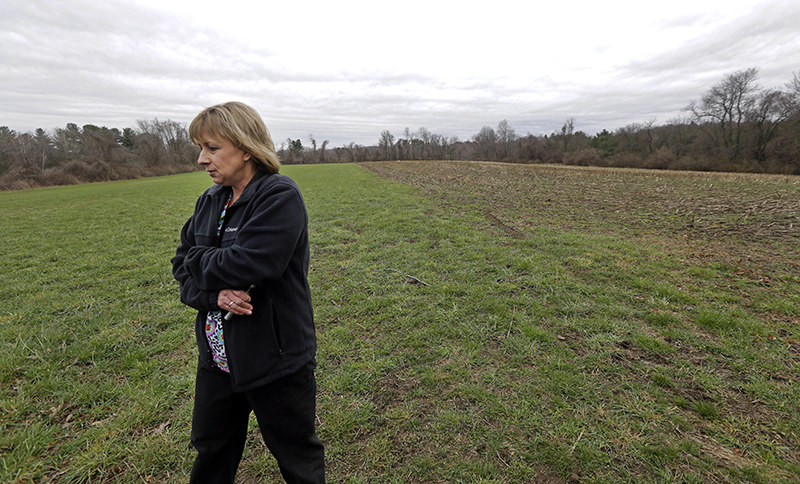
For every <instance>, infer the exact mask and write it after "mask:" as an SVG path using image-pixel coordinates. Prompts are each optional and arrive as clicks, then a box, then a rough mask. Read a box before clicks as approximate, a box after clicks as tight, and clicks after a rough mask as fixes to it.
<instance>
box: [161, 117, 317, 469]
mask: <svg viewBox="0 0 800 484" xmlns="http://www.w3.org/2000/svg"><path fill="white" fill-rule="evenodd" d="M189 135H190V136H191V139H192V141H193V142H194V143H196V144H197V145H198V146H199V147H200V155H199V158H198V160H197V162H198V163H199V164H200V165H201V166H202V167H203V168H205V170H206V172H208V174H209V176H210V177H211V179H212V180H213V181H214V183H215V185H214V186H212V187H211V188H209V189H207V190H206V191H205V192H204V193H203V194H202V195H201V196H200V198H199V199H198V200H197V203H196V205H195V209H194V214H193V215H192V216H191V217H190V218H189V220H188V221H187V222H186V224H185V225H184V226H183V229H182V230H181V242H180V245H179V246H178V249H177V251H176V254H175V257H174V258H173V259H172V271H173V274H174V276H175V278H176V279H177V280H178V282H179V283H180V293H181V301H183V303H184V304H187V305H189V306H191V307H193V308H195V309H197V310H198V313H197V320H196V324H195V331H196V334H197V344H198V346H199V350H200V351H199V362H198V367H197V379H196V382H195V403H194V413H193V416H192V434H191V436H192V445H193V446H194V447H195V449H196V450H197V457H196V459H195V462H194V466H193V467H192V475H191V480H190V482H198V483H199V482H213V483H222V482H233V479H234V477H235V475H236V469H237V467H238V465H239V461H240V460H241V457H242V451H243V449H244V445H245V440H246V437H247V425H248V420H249V415H250V412H251V411H253V412H254V413H255V415H256V418H257V419H258V425H259V429H260V430H261V435H262V436H263V438H264V442H265V443H266V444H267V447H268V448H269V450H270V452H272V454H273V455H274V456H275V458H276V460H277V461H278V465H279V467H280V470H281V474H282V475H283V477H284V479H285V480H286V482H289V483H294V482H309V483H310V482H314V483H320V482H324V481H325V477H324V456H323V453H324V451H323V446H322V443H321V442H320V440H319V439H318V438H317V436H316V432H315V427H314V423H315V406H316V380H315V378H314V367H315V365H316V361H315V355H316V334H315V330H314V318H313V311H312V307H311V292H310V289H309V285H308V277H307V276H308V261H309V249H308V215H307V214H306V209H305V204H304V202H303V198H302V196H301V195H300V191H299V190H298V188H297V185H295V183H294V182H293V181H292V180H291V179H290V178H288V177H286V176H283V175H279V174H278V169H279V167H280V163H279V160H278V156H277V154H276V153H275V146H274V144H273V142H272V140H271V138H270V136H269V133H268V131H267V128H266V126H265V125H264V122H263V121H262V120H261V117H260V116H259V115H258V113H257V112H256V111H255V110H254V109H253V108H251V107H250V106H247V105H245V104H242V103H238V102H230V103H225V104H220V105H217V106H212V107H209V108H207V109H205V110H203V111H202V112H201V113H200V114H198V115H197V117H195V119H194V120H193V121H192V123H191V125H190V126H189Z"/></svg>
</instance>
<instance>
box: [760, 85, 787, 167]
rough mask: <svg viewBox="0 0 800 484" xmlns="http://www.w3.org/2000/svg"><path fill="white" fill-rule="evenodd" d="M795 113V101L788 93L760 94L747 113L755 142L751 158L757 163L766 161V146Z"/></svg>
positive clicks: (778, 91) (773, 90)
mask: <svg viewBox="0 0 800 484" xmlns="http://www.w3.org/2000/svg"><path fill="white" fill-rule="evenodd" d="M796 112H797V101H796V100H795V98H794V96H792V94H791V93H790V92H786V91H780V90H777V89H766V90H764V91H762V92H761V93H760V95H759V96H758V98H757V99H756V101H755V103H754V106H753V108H752V109H751V110H750V112H749V116H748V121H750V122H751V123H753V128H754V130H755V140H754V147H753V156H754V157H755V159H756V160H758V161H765V160H766V159H767V145H768V143H769V142H770V141H772V140H773V139H774V138H775V136H776V135H777V134H778V129H779V128H780V126H781V125H782V124H783V123H784V122H785V121H786V120H787V119H789V118H790V117H791V116H792V115H793V114H794V113H796Z"/></svg>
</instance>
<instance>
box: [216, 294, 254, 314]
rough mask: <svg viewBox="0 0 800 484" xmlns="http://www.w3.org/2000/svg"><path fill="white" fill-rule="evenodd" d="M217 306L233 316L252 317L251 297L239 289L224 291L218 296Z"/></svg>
mask: <svg viewBox="0 0 800 484" xmlns="http://www.w3.org/2000/svg"><path fill="white" fill-rule="evenodd" d="M217 306H219V307H220V309H222V310H224V311H230V312H232V313H233V314H238V315H240V316H242V315H248V316H249V315H251V314H253V305H252V304H250V295H249V294H247V293H246V292H245V291H239V290H237V289H223V290H221V291H220V292H219V294H217Z"/></svg>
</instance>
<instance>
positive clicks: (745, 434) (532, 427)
mask: <svg viewBox="0 0 800 484" xmlns="http://www.w3.org/2000/svg"><path fill="white" fill-rule="evenodd" d="M497 169H498V170H500V169H501V168H497ZM284 172H285V173H286V174H288V175H290V176H292V177H293V178H294V179H295V180H296V181H297V182H298V184H299V185H300V187H301V189H302V190H303V193H304V196H305V199H306V203H307V205H308V208H309V213H310V220H311V222H310V224H311V227H310V229H311V239H312V267H311V271H310V280H311V284H312V290H313V295H314V301H315V311H316V319H317V329H318V336H319V354H318V361H319V367H318V373H317V375H318V383H319V408H318V416H319V433H320V436H321V438H322V439H323V441H324V443H325V444H326V447H327V462H328V477H329V481H330V482H347V483H378V482H379V483H392V482H394V483H407V482H420V483H429V482H432V483H439V482H441V483H445V482H447V483H449V482H454V483H455V482H463V483H501V482H503V483H505V482H520V483H523V482H586V483H600V482H630V483H635V482H714V481H716V482H786V483H789V482H797V480H799V479H800V454H799V453H798V449H800V438H799V437H798V431H797V429H798V428H800V408H798V402H800V392H798V388H797V381H798V377H800V370H798V365H797V361H798V353H797V351H798V347H797V346H796V343H794V344H792V343H790V341H798V340H800V335H799V334H798V328H797V315H798V313H797V307H798V305H797V304H796V303H797V302H798V299H797V294H798V289H799V287H798V286H800V280H798V278H797V276H796V274H792V273H791V272H790V271H788V270H786V271H784V270H783V269H781V267H783V265H782V264H781V263H778V262H775V263H774V264H773V265H775V266H777V267H778V269H776V272H774V273H772V277H771V278H770V279H769V280H770V281H771V282H770V284H769V285H764V284H763V283H759V282H758V280H759V278H756V277H753V278H742V277H739V276H737V271H738V270H740V269H741V268H738V267H736V265H734V264H722V263H719V262H715V261H710V262H708V263H699V262H695V261H689V260H687V259H686V258H685V256H684V254H682V253H676V252H672V251H670V250H667V249H666V248H664V247H662V246H660V245H658V244H651V245H647V244H644V245H643V244H642V241H641V239H639V238H636V237H634V236H631V235H628V232H627V231H625V230H620V231H619V232H618V233H617V232H605V233H601V232H597V231H585V230H572V229H559V228H558V227H557V225H558V221H559V220H564V221H572V220H573V219H571V218H570V217H572V215H570V214H567V213H565V214H558V213H555V214H549V220H548V223H541V224H539V223H538V222H537V223H531V224H530V225H529V226H524V225H522V226H520V227H519V228H517V229H516V230H515V231H513V232H512V233H505V232H502V231H498V230H496V228H495V227H493V224H492V222H491V220H489V219H487V214H486V211H485V207H484V206H483V205H482V204H481V202H480V200H479V197H477V196H476V195H474V194H473V193H472V192H470V190H469V187H467V188H464V189H459V188H456V187H454V188H453V189H452V191H451V192H449V193H446V194H444V195H442V196H444V197H446V200H445V202H446V203H442V198H440V196H439V195H437V196H430V195H429V194H426V195H422V193H423V192H421V191H420V189H418V188H414V187H411V186H407V185H402V184H398V183H394V182H391V181H388V180H386V179H383V178H380V177H378V176H376V175H375V174H373V173H372V172H370V171H368V170H365V169H364V168H362V167H360V166H356V165H318V166H288V167H285V168H284ZM743 183H744V182H743ZM759 183H762V182H759ZM207 185H208V179H207V177H206V176H205V175H204V174H201V173H195V174H187V175H178V176H172V177H163V178H152V179H145V180H136V181H126V182H114V183H105V184H93V185H83V186H76V187H61V188H52V189H41V190H30V191H24V192H15V193H0V205H1V206H2V209H3V214H4V215H3V217H4V218H3V219H2V221H0V229H2V232H0V233H2V235H0V253H2V254H4V256H5V257H4V262H5V264H4V267H3V269H2V272H0V278H1V279H0V287H2V288H3V289H4V293H5V297H4V298H3V299H2V300H0V385H1V386H0V414H2V421H1V422H0V481H2V482H41V481H47V480H48V479H52V480H55V481H58V482H110V481H114V482H143V481H144V482H147V481H149V482H185V481H186V478H187V476H188V472H189V468H190V466H191V460H192V457H193V456H192V451H191V449H190V446H189V443H188V435H189V422H190V417H191V407H192V391H193V373H194V364H195V358H196V353H195V352H196V350H195V348H194V345H195V343H194V337H193V334H192V321H193V314H192V311H191V310H189V309H187V308H185V307H183V306H182V305H181V304H180V302H179V301H178V294H177V284H176V283H175V282H173V280H172V277H171V274H170V267H169V258H170V257H171V256H172V254H173V252H174V248H175V246H176V244H177V239H178V230H179V229H180V226H181V224H182V223H183V222H184V220H185V219H186V217H188V215H189V214H190V212H191V210H192V207H193V203H194V200H195V199H196V197H197V196H198V195H199V193H200V192H201V191H202V190H203V188H204V187H206V186H207ZM637 189H638V188H637V187H634V188H633V190H634V191H635V190H637ZM731 189H733V188H731ZM679 195H680V193H678V194H677V195H676V196H679ZM614 203H616V204H618V203H623V202H619V201H615V202H614ZM514 215H516V216H517V217H519V216H524V217H526V218H525V220H531V221H535V218H534V216H530V215H528V214H527V213H515V214H514ZM514 215H512V214H509V218H513V216H514ZM561 215H563V219H559V218H558V217H559V216H561ZM590 215H591V214H582V215H581V216H582V217H589V216H590ZM654 217H655V216H654V215H652V214H650V218H651V219H652V218H654ZM639 218H641V217H639ZM565 223H566V222H565ZM619 223H620V224H621V226H623V225H624V227H622V228H625V227H629V226H630V227H634V225H635V224H633V222H631V225H625V223H627V222H626V221H622V222H619ZM665 223H666V224H671V223H673V222H672V221H665ZM637 230H640V229H639V228H636V227H634V229H632V230H631V231H630V232H636V231H637ZM420 281H422V282H420ZM423 282H424V283H423ZM277 476H278V471H277V466H276V465H275V463H274V460H272V458H271V457H269V456H268V455H266V453H265V452H264V448H263V443H261V441H260V437H258V435H257V430H256V427H255V425H254V424H253V425H252V426H251V432H250V438H249V441H248V446H247V449H246V452H245V459H244V461H243V463H242V466H241V469H240V479H241V480H242V481H244V482H247V481H248V480H266V481H270V482H271V481H275V479H276V477H277Z"/></svg>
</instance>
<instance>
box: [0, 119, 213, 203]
mask: <svg viewBox="0 0 800 484" xmlns="http://www.w3.org/2000/svg"><path fill="white" fill-rule="evenodd" d="M196 152H197V150H196V148H195V147H194V145H193V144H192V143H191V141H190V140H189V135H188V132H187V131H186V127H185V126H184V125H183V124H181V123H178V122H176V121H171V120H158V119H154V120H152V121H138V122H137V128H136V129H134V128H125V129H123V130H121V131H120V130H119V129H117V128H107V127H105V126H95V125H93V124H86V125H84V126H83V127H78V125H76V124H75V123H67V125H66V126H65V127H64V128H57V129H55V130H54V131H53V132H52V133H48V132H47V131H45V130H44V129H41V128H39V129H37V130H36V131H34V132H33V133H17V132H15V131H13V130H11V129H9V128H8V127H7V126H0V189H20V188H29V187H36V186H47V185H69V184H75V183H85V182H93V181H108V180H120V179H128V178H139V177H145V176H155V175H167V174H172V173H179V172H185V171H190V170H192V169H194V167H195V163H194V161H195V157H196Z"/></svg>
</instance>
